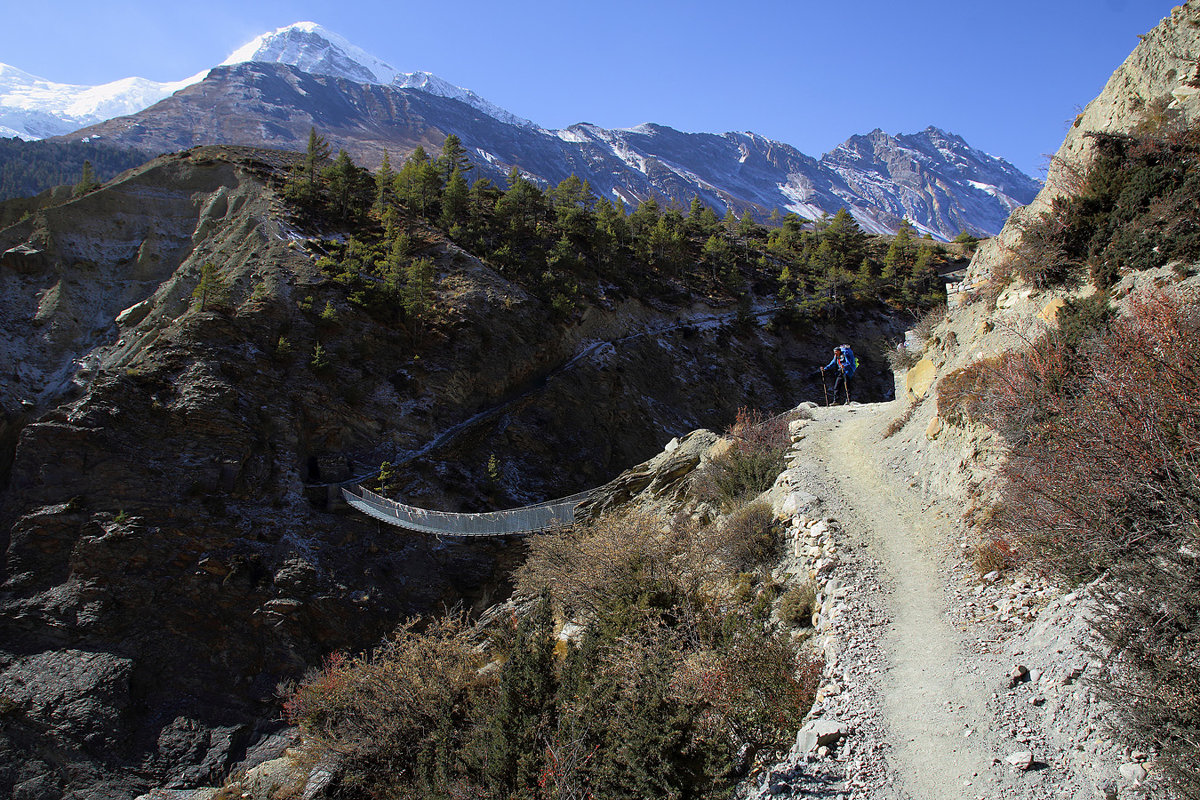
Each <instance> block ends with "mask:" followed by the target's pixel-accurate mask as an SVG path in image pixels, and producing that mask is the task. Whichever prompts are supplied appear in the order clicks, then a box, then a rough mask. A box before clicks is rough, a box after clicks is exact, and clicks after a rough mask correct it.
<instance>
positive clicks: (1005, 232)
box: [908, 0, 1200, 499]
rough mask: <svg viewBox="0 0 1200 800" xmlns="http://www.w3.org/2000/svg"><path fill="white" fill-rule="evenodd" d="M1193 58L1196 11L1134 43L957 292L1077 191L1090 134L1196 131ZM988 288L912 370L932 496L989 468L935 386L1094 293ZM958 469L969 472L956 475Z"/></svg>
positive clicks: (1199, 83) (999, 266) (1191, 7)
mask: <svg viewBox="0 0 1200 800" xmlns="http://www.w3.org/2000/svg"><path fill="white" fill-rule="evenodd" d="M1198 54H1200V2H1196V0H1190V2H1187V3H1185V4H1183V5H1181V6H1178V7H1176V8H1175V9H1174V10H1173V11H1172V12H1171V14H1170V16H1168V17H1167V18H1165V19H1164V20H1163V21H1162V23H1161V24H1159V25H1158V26H1157V27H1156V28H1154V29H1153V30H1152V31H1150V32H1149V33H1147V34H1145V35H1143V36H1142V37H1141V42H1140V43H1139V44H1138V46H1137V47H1136V48H1135V49H1134V50H1133V52H1132V53H1131V54H1130V55H1129V57H1128V58H1127V59H1126V60H1125V62H1124V63H1123V64H1121V66H1120V67H1118V68H1117V70H1116V71H1115V72H1114V73H1113V75H1112V77H1111V78H1109V80H1108V83H1107V84H1106V85H1105V88H1104V90H1103V91H1102V92H1101V93H1100V94H1099V95H1098V96H1097V97H1096V99H1094V100H1093V101H1092V102H1090V103H1088V105H1087V107H1086V108H1085V109H1084V111H1083V113H1081V114H1080V115H1079V117H1078V118H1077V119H1076V120H1075V123H1074V125H1073V126H1072V127H1071V129H1070V130H1069V131H1068V132H1067V135H1066V137H1065V139H1064V140H1063V143H1062V146H1061V147H1060V148H1059V150H1058V152H1057V153H1056V154H1055V156H1054V159H1053V160H1052V162H1051V166H1050V170H1049V173H1048V175H1047V179H1046V185H1045V187H1044V188H1043V189H1042V190H1041V191H1040V192H1039V193H1038V195H1037V197H1036V198H1035V199H1034V201H1033V202H1032V203H1030V204H1029V205H1028V206H1025V207H1024V208H1019V209H1016V210H1014V212H1013V213H1012V215H1011V217H1010V218H1009V220H1008V222H1007V223H1006V224H1005V225H1004V228H1003V229H1002V231H1001V232H1000V234H999V235H997V236H996V237H994V238H993V239H991V240H988V241H986V242H984V243H983V244H982V245H981V247H980V249H979V251H978V252H977V253H976V255H975V257H974V258H973V259H972V260H971V264H970V266H969V268H968V270H967V275H966V279H965V281H964V284H965V285H967V286H969V287H971V288H972V289H973V290H979V289H982V288H983V287H985V286H986V285H987V284H988V282H989V280H990V279H991V277H992V276H993V275H998V274H1003V272H1004V269H1005V267H1006V266H1007V265H1008V264H1009V263H1010V262H1011V261H1012V260H1013V259H1014V258H1015V252H1016V249H1017V246H1018V244H1019V243H1020V242H1021V240H1022V238H1023V236H1024V232H1025V230H1026V228H1027V227H1028V226H1029V224H1030V223H1031V222H1033V221H1035V220H1036V219H1037V218H1038V217H1039V216H1040V215H1041V214H1043V213H1044V212H1046V211H1047V210H1049V209H1050V207H1051V204H1052V203H1053V202H1054V199H1055V198H1057V197H1061V196H1064V195H1069V194H1071V193H1072V192H1074V191H1076V190H1077V189H1078V188H1079V185H1080V177H1081V175H1082V174H1083V172H1084V171H1085V170H1086V168H1087V166H1088V165H1089V164H1090V163H1091V159H1092V158H1093V156H1094V150H1093V140H1092V138H1091V136H1090V134H1096V133H1103V134H1130V133H1138V132H1153V131H1155V130H1158V129H1160V128H1161V127H1162V126H1171V125H1174V126H1186V127H1195V126H1196V125H1197V124H1198V122H1200V67H1197V55H1198ZM1159 277H1161V276H1159V275H1158V274H1147V275H1142V276H1138V275H1129V276H1126V277H1125V279H1124V281H1123V283H1122V284H1121V285H1120V286H1118V287H1116V289H1115V290H1114V292H1113V295H1114V296H1115V297H1119V296H1121V295H1123V294H1126V293H1128V291H1129V290H1130V289H1131V288H1132V287H1134V286H1136V285H1140V284H1142V283H1145V282H1146V281H1148V280H1155V279H1158V278H1159ZM994 288H995V291H994V292H993V296H994V297H995V299H994V301H993V302H990V303H989V302H973V303H970V304H968V305H966V306H964V307H961V308H958V309H955V310H952V311H951V313H950V315H949V317H948V319H947V321H946V322H945V323H944V324H943V325H941V326H940V327H939V328H938V329H936V330H935V331H934V336H933V338H932V339H931V341H930V342H929V346H927V348H926V351H925V352H926V356H927V358H926V360H925V362H923V363H922V364H921V365H919V371H921V372H923V373H925V375H924V376H923V383H924V386H923V388H922V391H920V392H917V393H910V397H911V398H912V399H913V400H922V401H923V402H922V404H921V406H920V407H919V409H918V411H917V412H916V413H915V414H914V415H913V421H912V422H911V423H910V425H909V426H908V430H909V431H910V432H911V435H912V436H913V439H914V441H918V440H924V439H926V438H934V437H937V438H938V440H939V445H940V446H937V445H935V446H932V447H930V448H928V449H927V450H926V453H925V455H924V458H925V459H926V460H927V461H928V464H929V469H928V470H927V471H925V475H926V478H925V480H926V482H927V484H928V486H929V488H930V489H931V490H935V491H952V492H956V493H957V492H963V491H965V488H966V486H967V485H968V484H969V483H971V482H975V481H977V480H978V478H979V477H980V476H982V475H985V474H987V472H988V471H989V466H988V464H989V461H990V460H991V459H993V458H994V457H995V455H994V453H992V451H991V450H990V448H989V447H988V442H989V441H990V434H988V433H986V432H984V431H978V430H976V431H971V432H968V433H964V432H963V431H961V430H955V429H945V428H943V427H942V425H941V423H940V422H938V421H937V414H938V409H937V407H936V403H934V402H933V401H932V398H933V397H934V396H936V393H937V383H936V379H937V378H940V377H942V376H944V375H946V374H948V373H949V372H951V371H953V370H955V369H958V368H960V367H963V366H965V365H967V364H969V363H971V362H973V361H975V360H977V359H979V358H981V357H983V356H992V355H996V354H998V353H1001V352H1004V351H1006V350H1010V349H1014V348H1017V347H1021V346H1023V345H1024V344H1025V343H1026V342H1027V341H1028V340H1029V339H1030V338H1031V337H1036V336H1038V335H1040V333H1041V332H1042V331H1044V330H1045V329H1046V328H1047V325H1048V324H1052V323H1053V321H1054V319H1055V313H1056V312H1057V309H1058V307H1060V306H1061V305H1062V298H1063V297H1064V296H1066V295H1070V294H1089V293H1090V292H1092V291H1093V290H1094V289H1093V287H1091V286H1089V285H1084V286H1082V287H1077V288H1074V289H1070V290H1068V289H1058V290H1054V291H1039V290H1037V289H1035V288H1034V287H1031V286H1025V285H1022V284H1020V282H1013V283H1012V284H1010V285H1008V286H1007V287H1002V286H997V287H994ZM925 398H928V401H924V400H925ZM927 432H928V434H929V435H928V436H927V435H926V433H927ZM960 463H961V464H964V465H968V466H969V469H966V470H961V469H957V468H956V465H957V464H960ZM964 499H965V498H964Z"/></svg>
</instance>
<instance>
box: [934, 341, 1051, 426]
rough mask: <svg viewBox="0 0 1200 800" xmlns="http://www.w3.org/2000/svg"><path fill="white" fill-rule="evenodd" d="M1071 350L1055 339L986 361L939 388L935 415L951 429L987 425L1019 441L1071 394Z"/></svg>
mask: <svg viewBox="0 0 1200 800" xmlns="http://www.w3.org/2000/svg"><path fill="white" fill-rule="evenodd" d="M1071 358H1072V351H1071V349H1070V348H1068V347H1066V346H1065V344H1064V343H1063V342H1062V340H1061V339H1060V338H1059V337H1057V336H1045V337H1043V338H1041V339H1039V340H1038V341H1037V342H1033V343H1030V344H1029V345H1028V346H1027V347H1026V348H1025V349H1023V350H1016V351H1008V352H1005V353H1002V354H1001V355H998V356H993V357H992V358H985V359H981V360H979V361H976V362H974V363H972V364H968V365H967V366H965V367H962V368H961V369H957V370H955V371H954V372H951V373H950V374H949V375H947V376H946V377H944V378H942V380H941V381H940V382H939V384H938V413H939V414H940V415H941V416H942V418H943V419H945V420H946V421H947V422H949V423H950V424H952V425H963V424H966V423H969V422H970V423H981V422H982V423H986V424H987V425H989V426H991V427H992V428H993V429H995V430H996V431H997V432H999V433H1000V434H1001V435H1002V436H1004V437H1005V439H1007V440H1009V441H1010V442H1019V441H1021V440H1022V439H1024V438H1025V437H1027V436H1028V435H1029V433H1030V431H1032V430H1033V429H1034V428H1036V427H1037V426H1038V425H1039V424H1041V423H1042V422H1044V421H1045V420H1046V419H1048V418H1049V417H1050V416H1052V415H1053V414H1054V413H1055V409H1056V408H1057V407H1058V405H1059V401H1058V399H1059V398H1060V397H1063V396H1066V395H1068V394H1069V393H1070V391H1071V384H1072V379H1073V373H1072V369H1071V366H1070V361H1071Z"/></svg>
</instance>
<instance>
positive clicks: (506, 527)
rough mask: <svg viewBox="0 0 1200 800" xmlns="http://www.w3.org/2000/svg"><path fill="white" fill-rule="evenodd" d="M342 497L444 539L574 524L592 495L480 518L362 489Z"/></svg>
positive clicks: (385, 518) (390, 520) (376, 514)
mask: <svg viewBox="0 0 1200 800" xmlns="http://www.w3.org/2000/svg"><path fill="white" fill-rule="evenodd" d="M342 496H343V497H344V498H345V499H346V502H347V503H349V504H350V505H351V506H353V507H354V508H356V509H358V510H359V511H362V512H364V513H366V514H369V515H370V516H372V517H374V518H375V519H378V520H380V521H381V522H386V523H388V524H389V525H396V526H398V527H401V528H407V529H409V530H413V531H419V532H421V533H432V534H438V535H441V536H508V535H512V534H520V533H535V532H538V531H546V530H553V529H555V528H563V527H566V526H568V525H572V524H574V522H575V507H576V506H578V505H579V504H580V503H582V502H583V501H584V500H586V499H587V498H588V497H589V496H590V493H589V492H582V493H580V494H576V495H571V496H570V497H562V498H559V499H557V500H547V501H546V502H544V503H537V504H535V505H531V506H524V507H522V508H514V509H510V510H507V511H487V512H483V513H479V514H468V513H458V512H453V511H430V510H428V509H424V508H417V507H416V506H410V505H406V504H405V503H398V502H396V501H395V500H390V499H388V498H386V497H383V496H382V495H379V494H376V493H375V492H372V491H371V490H370V489H366V488H364V487H362V486H353V487H343V488H342Z"/></svg>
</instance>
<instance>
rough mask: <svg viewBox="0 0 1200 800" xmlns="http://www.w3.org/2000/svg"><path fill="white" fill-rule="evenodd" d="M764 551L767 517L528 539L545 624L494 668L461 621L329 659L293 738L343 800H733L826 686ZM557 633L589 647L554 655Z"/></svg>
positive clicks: (531, 617)
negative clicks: (777, 611)
mask: <svg viewBox="0 0 1200 800" xmlns="http://www.w3.org/2000/svg"><path fill="white" fill-rule="evenodd" d="M734 430H735V431H736V435H737V436H738V437H739V438H738V442H739V443H740V447H741V448H742V449H741V450H740V451H739V449H738V447H735V448H732V450H733V451H738V452H741V454H742V456H746V455H747V454H751V455H759V454H761V453H762V452H763V451H778V450H779V446H780V442H781V440H782V441H783V442H786V438H787V437H786V420H774V421H769V422H768V424H765V425H764V424H763V421H762V420H761V418H760V417H757V416H755V415H753V414H750V413H749V412H747V413H746V414H745V415H743V416H740V417H739V424H738V425H735V428H734ZM737 458H739V456H734V459H735V460H736V459H737ZM776 471H778V470H776ZM770 477H771V480H772V481H773V480H774V474H772V475H771V476H770ZM767 485H768V486H769V482H767ZM749 491H751V490H750V489H749V488H745V487H744V488H742V489H740V490H738V491H737V492H734V493H731V495H730V496H734V495H735V494H736V495H737V496H744V495H745V494H746V493H747V492H749ZM774 537H775V523H774V520H773V515H772V513H771V510H770V508H769V506H767V505H766V504H763V503H754V504H750V505H747V506H737V507H734V508H733V510H732V512H731V513H730V514H729V515H728V516H727V517H726V518H724V519H723V520H721V521H720V522H719V523H717V524H711V525H701V524H700V523H699V522H698V521H697V518H694V517H693V516H692V515H690V514H684V513H680V514H679V515H677V516H676V517H674V518H669V517H665V516H661V515H656V514H653V513H650V512H640V513H639V512H632V513H620V514H618V513H610V514H607V515H604V516H601V517H599V518H598V519H595V520H591V521H589V522H588V523H586V524H581V525H578V526H576V527H575V528H574V529H571V530H564V531H560V532H557V533H554V534H548V535H544V536H539V537H536V538H534V539H532V540H531V541H530V543H529V553H528V557H527V559H526V562H525V564H524V565H523V566H522V567H520V568H519V569H518V570H517V572H516V573H515V575H514V581H515V584H516V590H517V591H516V596H518V597H521V598H525V601H524V602H525V605H526V606H528V605H529V604H530V603H534V605H535V606H536V607H535V608H533V609H532V610H530V609H528V608H527V609H526V610H525V611H523V612H521V613H520V614H514V616H513V619H512V625H511V628H509V629H506V630H505V631H502V632H501V633H499V634H495V633H494V634H493V636H492V637H491V640H490V644H489V648H490V650H488V652H486V653H484V652H481V651H480V649H479V648H478V647H477V646H476V645H477V642H478V634H477V632H472V631H471V630H469V628H468V626H466V624H465V623H464V621H463V620H461V619H452V620H447V621H443V622H440V623H437V624H435V625H433V626H432V627H430V628H429V629H427V630H424V631H420V632H418V630H417V628H416V627H415V626H413V625H407V626H405V627H403V628H402V629H401V630H400V631H399V632H398V633H397V635H396V637H395V639H394V640H393V641H391V642H389V643H388V644H387V645H385V646H384V647H383V648H381V649H380V650H379V651H377V652H376V653H373V654H370V655H366V656H362V657H359V658H353V659H350V658H343V657H335V658H333V659H332V660H331V661H330V662H329V663H328V664H327V665H326V668H325V669H324V670H322V671H321V672H320V673H318V674H316V675H314V676H312V677H311V678H310V679H309V680H307V681H305V682H304V684H303V685H302V686H301V687H300V688H299V689H298V690H297V692H296V693H295V694H294V696H293V697H292V699H291V700H290V701H289V703H288V713H289V718H290V719H291V720H292V721H293V722H295V723H297V724H299V725H300V726H301V727H302V729H303V730H304V733H305V745H304V749H305V751H306V753H307V757H308V758H309V759H310V760H312V761H313V762H316V761H319V760H325V761H332V762H336V763H338V764H339V765H340V771H341V774H342V779H341V783H340V784H339V786H338V791H339V792H340V794H339V796H346V797H355V798H357V797H380V796H386V797H400V798H416V797H429V798H468V797H470V798H491V799H493V800H501V798H505V799H507V798H516V797H522V798H529V799H530V800H543V799H545V800H549V799H550V798H581V799H582V798H590V797H605V798H614V799H615V800H621V799H622V798H624V799H625V800H642V799H643V798H647V797H672V798H680V799H681V800H682V799H683V798H697V800H699V799H701V798H718V797H728V796H729V793H730V792H731V790H732V788H733V786H734V785H735V784H736V782H737V781H738V780H739V779H740V778H741V777H743V776H744V775H745V774H746V771H747V770H748V769H749V768H750V766H752V765H753V764H754V763H757V762H758V761H759V760H761V759H762V758H765V757H766V755H767V754H769V753H774V752H777V751H778V750H780V749H783V748H785V747H786V746H787V743H788V741H787V740H788V739H789V737H790V736H792V735H793V734H794V731H795V729H796V727H798V725H799V723H800V721H801V720H802V719H803V717H804V715H805V714H806V713H807V712H808V710H809V709H810V708H811V706H812V702H813V699H814V695H815V691H816V687H817V682H818V679H819V676H820V672H821V669H822V664H821V662H820V660H818V659H815V658H813V657H801V656H800V655H799V654H798V651H797V648H796V646H795V644H794V643H793V642H792V640H791V638H790V637H789V636H787V635H785V633H784V632H782V631H779V630H777V629H776V628H777V626H775V625H773V624H772V623H771V622H770V619H771V610H772V607H773V604H774V603H775V601H776V600H777V599H778V597H779V595H780V593H781V592H782V591H783V588H782V587H781V586H779V585H778V584H776V583H774V582H773V581H771V580H770V579H769V577H768V578H765V579H764V578H763V577H762V576H764V575H767V574H768V572H769V568H770V566H771V565H772V564H773V563H774V561H775V559H776V558H777V555H778V553H777V550H778V548H777V547H776V545H775V539H774ZM742 570H747V571H745V572H743V571H742ZM535 598H540V600H536V602H534V601H533V599H535ZM805 602H807V603H809V605H811V598H809V599H808V600H807V601H805ZM809 614H810V615H811V612H809ZM556 617H561V618H567V619H572V620H574V621H577V622H580V623H584V625H585V633H584V634H583V636H582V638H581V639H580V640H579V641H578V642H575V643H571V644H569V645H565V649H564V643H563V642H561V641H558V640H557V638H556V635H555V634H556V631H557V629H558V628H557V625H556V624H555V622H554V620H555V618H556ZM489 663H490V666H488V665H489ZM497 664H499V665H500V666H499V668H497V667H496V665H497ZM485 666H486V668H484V667H485Z"/></svg>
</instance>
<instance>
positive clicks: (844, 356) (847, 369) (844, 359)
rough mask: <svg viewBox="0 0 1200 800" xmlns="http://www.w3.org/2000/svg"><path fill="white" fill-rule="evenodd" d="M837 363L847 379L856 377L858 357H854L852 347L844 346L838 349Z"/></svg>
mask: <svg viewBox="0 0 1200 800" xmlns="http://www.w3.org/2000/svg"><path fill="white" fill-rule="evenodd" d="M837 362H838V366H839V367H841V369H842V372H844V373H845V375H846V377H847V378H852V377H854V371H855V370H856V369H858V356H856V355H854V351H853V350H851V349H850V345H848V344H844V345H842V346H841V347H839V348H838V352H837Z"/></svg>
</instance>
